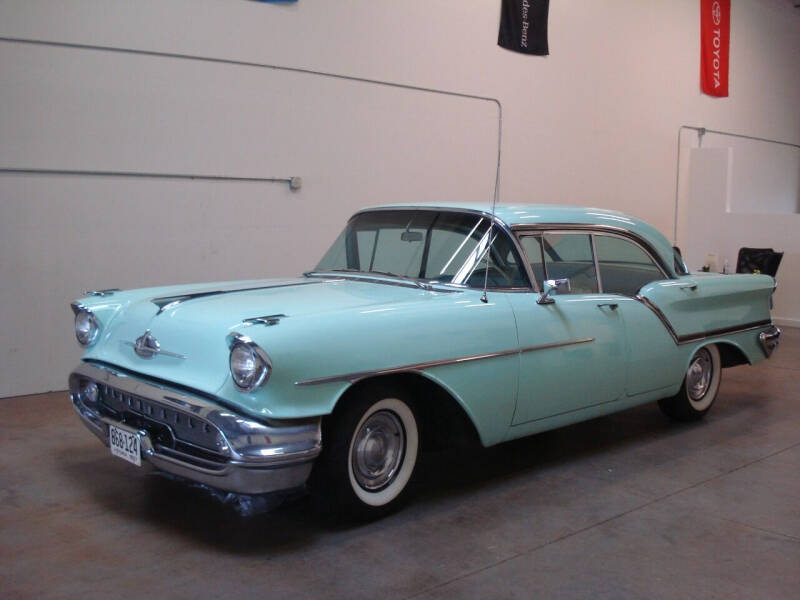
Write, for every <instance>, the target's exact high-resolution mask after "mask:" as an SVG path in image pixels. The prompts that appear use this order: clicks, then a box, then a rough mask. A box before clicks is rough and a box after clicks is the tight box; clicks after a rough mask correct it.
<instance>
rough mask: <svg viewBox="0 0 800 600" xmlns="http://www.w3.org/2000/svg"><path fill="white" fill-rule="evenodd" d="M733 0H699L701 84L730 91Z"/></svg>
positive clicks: (716, 92) (709, 90) (712, 91)
mask: <svg viewBox="0 0 800 600" xmlns="http://www.w3.org/2000/svg"><path fill="white" fill-rule="evenodd" d="M730 39H731V0H700V88H701V89H702V90H703V93H705V94H708V95H709V96H721V97H724V96H727V95H728V64H729V59H730V52H729V49H730Z"/></svg>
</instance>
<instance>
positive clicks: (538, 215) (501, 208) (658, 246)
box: [359, 202, 675, 277]
mask: <svg viewBox="0 0 800 600" xmlns="http://www.w3.org/2000/svg"><path fill="white" fill-rule="evenodd" d="M377 209H398V210H409V209H412V210H413V209H420V210H437V209H441V210H463V211H471V212H480V213H482V214H486V215H491V214H492V205H491V204H490V203H469V202H463V203H459V202H445V203H437V204H427V203H425V204H422V203H421V204H385V205H381V206H372V207H369V208H364V209H362V210H361V211H359V212H365V211H370V210H377ZM494 214H495V217H496V218H497V219H499V220H500V221H502V222H503V223H505V224H506V225H507V226H508V227H514V228H517V227H522V226H525V225H544V224H555V225H596V226H601V227H610V228H621V229H624V230H627V231H630V232H631V233H633V234H635V235H636V236H637V237H639V238H642V239H643V240H644V241H646V242H647V243H648V244H649V245H650V247H651V248H652V250H653V251H655V253H656V254H658V257H659V258H660V259H661V263H662V266H663V267H665V268H666V269H667V273H668V274H669V275H670V276H673V277H674V276H675V267H674V252H673V249H672V244H670V242H669V240H668V239H667V238H666V237H665V236H664V235H663V234H662V233H661V232H660V231H659V230H658V229H656V228H655V227H653V226H652V225H650V224H649V223H646V222H645V221H642V220H641V219H638V218H636V217H632V216H630V215H626V214H625V213H622V212H620V211H616V210H609V209H607V208H591V207H587V206H565V205H558V204H498V205H497V206H496V207H495V209H494Z"/></svg>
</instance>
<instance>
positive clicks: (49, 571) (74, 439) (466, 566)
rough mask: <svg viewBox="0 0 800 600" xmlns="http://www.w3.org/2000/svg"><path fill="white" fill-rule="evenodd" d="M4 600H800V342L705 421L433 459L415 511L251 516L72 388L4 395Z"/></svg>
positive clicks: (613, 421) (736, 372) (742, 378)
mask: <svg viewBox="0 0 800 600" xmlns="http://www.w3.org/2000/svg"><path fill="white" fill-rule="evenodd" d="M0 448H1V449H2V452H1V453H0V536H2V544H1V549H0V596H2V597H3V598H12V597H31V598H34V597H35V598H56V597H58V598H79V597H80V598H87V597H98V598H100V597H103V598H108V597H112V598H116V597H149V598H162V597H168V598H192V599H194V598H205V597H214V598H221V597H228V596H230V597H233V596H235V597H237V598H249V597H259V598H348V599H351V598H382V599H384V598H386V599H390V598H398V599H400V598H412V597H413V598H532V597H541V598H614V599H619V598H770V599H777V598H793V599H794V598H798V597H800V476H799V474H800V330H797V329H786V330H785V334H784V339H783V341H782V344H781V347H780V348H779V349H778V351H777V352H776V354H775V355H774V357H773V359H772V360H771V361H768V362H765V363H762V364H761V365H759V366H757V367H737V368H735V369H729V370H726V371H725V373H724V376H723V384H722V389H721V391H720V395H719V398H718V400H717V403H716V405H715V406H714V408H713V409H712V411H711V413H710V414H709V415H708V418H707V419H706V420H705V421H703V422H702V423H698V424H693V425H684V424H675V423H671V422H669V421H667V420H665V419H664V418H663V417H662V416H661V413H660V412H659V410H658V408H657V407H656V406H655V405H648V406H643V407H639V408H636V409H634V410H630V411H627V412H624V413H621V414H617V415H613V416H610V417H605V418H601V419H596V420H594V421H590V422H588V423H582V424H580V425H576V426H573V427H569V428H566V429H562V430H559V431H554V432H549V433H545V434H542V435H538V436H535V437H533V438H528V439H526V440H522V441H518V442H513V443H510V444H505V445H503V446H501V447H496V448H492V449H489V450H482V451H475V452H473V453H468V454H460V455H455V454H454V453H439V454H432V455H430V456H426V458H425V461H424V463H423V465H422V467H423V471H422V478H421V489H420V491H419V494H418V496H417V497H416V499H415V500H414V501H413V502H412V503H411V504H410V505H409V506H407V507H406V508H405V510H403V511H402V512H400V513H398V514H396V515H394V516H391V517H389V518H386V519H384V520H382V521H379V522H376V523H372V524H369V525H362V526H355V527H354V526H351V527H345V526H342V525H335V524H332V523H328V522H324V521H320V520H319V519H317V518H316V517H315V516H314V512H313V510H312V507H311V505H310V503H309V501H308V500H304V499H301V500H299V501H296V502H294V503H291V504H290V505H288V506H284V507H282V508H280V509H278V510H277V511H275V512H272V513H270V514H266V515H262V516H259V517H254V518H249V519H247V518H241V517H239V516H238V515H236V514H235V513H234V512H233V511H232V510H231V509H229V508H227V507H224V506H222V505H220V504H218V503H217V502H216V501H214V500H213V499H211V498H209V497H207V496H205V495H204V494H202V493H201V492H199V491H194V490H188V489H185V488H183V487H181V486H178V485H176V484H174V483H171V482H169V481H164V480H161V479H160V478H157V477H153V476H147V475H145V474H143V473H142V472H140V471H137V470H136V468H135V467H132V466H130V465H128V464H126V463H124V462H123V461H121V460H118V459H116V458H113V457H112V456H110V455H109V454H108V452H107V451H106V450H105V449H104V448H103V447H102V446H101V445H100V444H99V443H98V442H97V440H96V439H95V438H94V436H92V435H91V434H90V433H89V432H88V431H86V430H85V429H84V427H83V425H81V424H80V423H79V422H78V419H77V417H76V416H75V415H74V414H73V411H72V408H71V407H70V405H69V402H68V399H67V396H66V394H65V393H52V394H43V395H38V396H27V397H20V398H12V399H6V400H0Z"/></svg>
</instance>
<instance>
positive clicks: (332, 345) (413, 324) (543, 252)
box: [69, 205, 780, 516]
mask: <svg viewBox="0 0 800 600" xmlns="http://www.w3.org/2000/svg"><path fill="white" fill-rule="evenodd" d="M774 288H775V282H774V280H773V279H772V278H771V277H769V276H766V275H717V274H707V273H702V274H701V273H691V274H690V273H689V272H688V271H687V269H686V266H685V265H684V263H683V261H682V259H681V257H680V254H679V253H678V252H677V251H676V250H674V249H673V247H672V246H671V245H670V243H669V242H668V241H667V240H666V238H665V237H664V236H663V235H662V234H660V233H659V232H658V231H657V230H656V229H654V228H653V227H651V226H649V225H647V224H645V223H643V222H642V221H640V220H638V219H635V218H633V217H629V216H625V215H623V214H621V213H618V212H614V211H609V210H601V209H589V208H570V207H556V206H540V205H525V206H498V207H496V209H495V210H492V209H488V208H484V207H475V206H469V205H442V206H432V205H403V206H386V207H379V208H373V209H366V210H362V211H360V212H358V213H357V214H356V215H355V216H353V217H352V218H351V219H350V221H349V222H348V223H347V226H346V227H345V229H344V231H343V232H342V233H341V235H340V236H339V237H338V239H337V240H336V241H335V242H334V243H333V246H332V247H331V248H330V250H329V251H328V252H327V254H326V255H325V256H324V257H323V258H322V260H321V261H320V263H319V265H317V267H316V268H315V269H314V270H313V271H310V272H308V273H305V274H304V275H303V276H302V277H300V278H297V279H273V280H259V281H240V282H228V283H210V284H204V285H181V286H172V287H160V288H149V289H140V290H131V291H118V290H103V291H99V292H92V293H90V295H89V296H88V297H86V298H82V299H80V300H78V301H76V302H75V303H74V304H73V310H74V312H75V332H76V336H77V339H78V342H79V343H80V344H81V345H82V346H83V347H84V348H85V354H84V356H83V360H82V362H81V364H80V365H79V366H78V367H77V368H76V369H75V371H74V372H73V373H72V374H71V375H70V380H69V383H70V392H71V398H72V402H73V403H74V406H75V408H76V409H77V411H78V414H79V415H80V416H81V418H82V420H83V422H84V423H85V424H86V425H87V426H88V427H89V429H90V430H91V431H92V432H94V433H95V434H96V435H97V436H98V437H99V438H100V440H102V441H103V443H105V444H107V445H108V446H109V447H110V449H111V453H112V454H114V455H116V456H118V457H121V458H123V459H125V460H128V461H129V462H131V463H133V464H135V465H142V464H143V462H148V463H150V464H151V465H152V466H153V467H155V468H156V469H158V470H159V471H162V472H164V473H168V474H171V475H172V476H174V477H178V478H183V479H186V480H189V481H192V482H195V483H196V484H201V485H203V486H208V487H210V488H213V489H215V490H222V491H225V492H230V493H234V494H246V495H259V494H269V493H273V492H282V491H287V490H296V489H302V488H303V487H305V486H306V485H307V486H308V487H309V488H310V489H311V491H312V492H313V493H314V494H315V495H316V496H317V497H319V498H321V499H322V500H323V502H324V503H325V504H327V505H329V506H334V507H336V508H337V510H339V511H342V512H345V513H350V514H358V515H362V516H364V515H366V516H375V515H379V514H382V513H384V512H386V511H387V510H389V509H391V508H392V507H394V506H396V505H397V504H398V503H399V502H400V501H402V500H403V499H404V497H405V496H406V495H407V492H408V488H409V482H410V481H411V480H412V477H413V475H414V470H415V466H416V464H417V461H418V457H419V455H420V450H421V449H422V448H423V447H425V446H427V445H441V444H448V443H457V442H459V441H463V440H465V439H468V438H470V437H473V438H475V439H477V440H479V441H480V443H482V444H483V445H484V446H491V445H493V444H499V443H501V442H504V441H507V440H511V439H514V438H518V437H521V436H527V435H531V434H534V433H537V432H540V431H544V430H547V429H553V428H556V427H561V426H563V425H567V424H570V423H575V422H577V421H583V420H586V419H591V418H593V417H597V416H600V415H604V414H607V413H612V412H615V411H619V410H624V409H626V408H630V407H632V406H636V405H638V404H642V403H645V402H651V401H658V403H659V406H660V407H661V409H662V410H663V411H664V412H665V413H666V414H667V415H669V416H670V417H673V418H676V419H680V420H693V419H698V418H701V417H702V416H703V415H704V414H705V413H706V412H708V410H709V408H710V407H711V405H712V404H713V402H714V400H715V398H716V396H717V392H718V390H719V385H720V376H721V372H722V368H724V367H730V366H734V365H740V364H745V363H749V364H754V363H757V362H759V361H761V360H763V359H764V358H767V357H769V356H770V354H771V353H772V351H773V350H774V348H775V347H776V346H777V343H778V339H779V337H780V331H779V330H778V329H777V328H776V327H774V326H773V324H772V322H771V320H770V307H771V296H772V293H773V291H774Z"/></svg>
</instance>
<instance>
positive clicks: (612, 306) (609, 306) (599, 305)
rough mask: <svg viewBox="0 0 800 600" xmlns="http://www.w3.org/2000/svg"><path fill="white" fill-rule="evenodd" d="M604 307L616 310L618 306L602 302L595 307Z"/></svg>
mask: <svg viewBox="0 0 800 600" xmlns="http://www.w3.org/2000/svg"><path fill="white" fill-rule="evenodd" d="M604 306H607V307H608V308H610V309H611V310H617V307H618V306H619V304H617V303H616V302H603V303H601V304H598V305H597V307H598V308H603V307H604Z"/></svg>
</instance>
